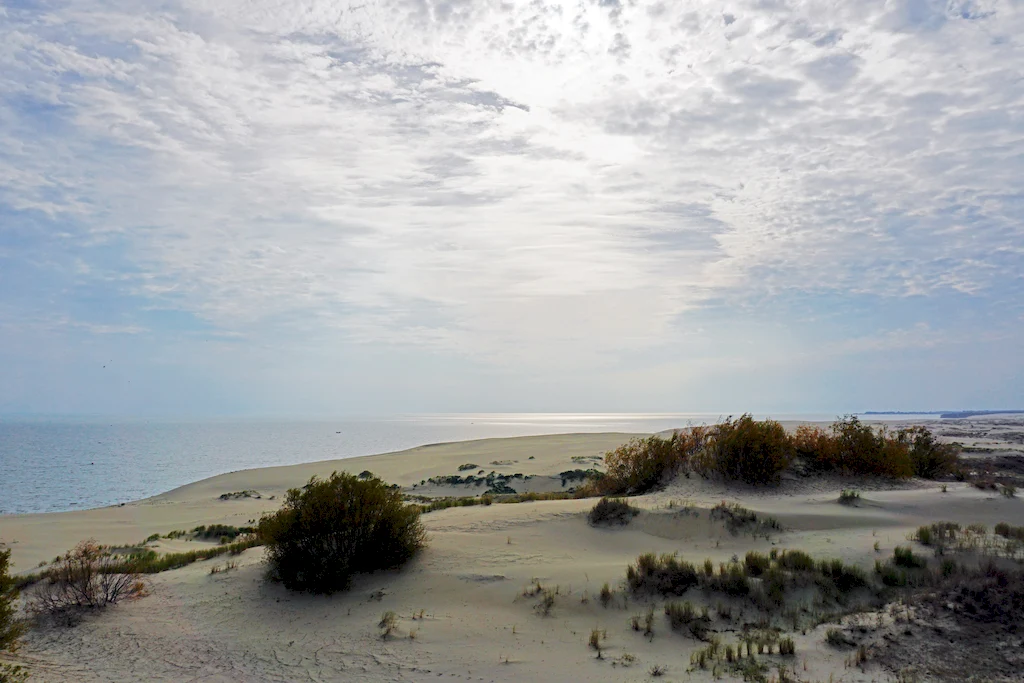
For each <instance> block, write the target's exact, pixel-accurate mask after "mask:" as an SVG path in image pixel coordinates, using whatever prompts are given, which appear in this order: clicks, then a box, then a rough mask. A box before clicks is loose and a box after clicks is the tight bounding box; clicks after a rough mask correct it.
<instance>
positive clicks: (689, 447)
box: [595, 427, 708, 495]
mask: <svg viewBox="0 0 1024 683" xmlns="http://www.w3.org/2000/svg"><path fill="white" fill-rule="evenodd" d="M707 432H708V429H707V428H706V427H693V428H692V429H690V430H686V431H681V432H676V433H674V434H673V435H672V436H671V437H669V438H668V439H665V438H662V437H660V436H658V435H653V436H649V437H647V438H643V439H640V438H637V439H632V440H630V441H629V443H626V444H623V445H622V446H619V447H618V448H616V449H615V450H614V451H611V452H609V453H607V454H606V455H605V469H606V472H605V476H604V477H602V478H601V479H600V480H598V481H596V482H595V486H596V489H597V492H598V493H603V494H609V495H637V494H641V493H647V492H648V491H651V490H653V489H655V488H657V487H658V486H661V485H662V484H664V483H665V482H666V481H668V480H669V479H671V478H672V477H673V476H675V475H676V474H677V473H679V472H681V471H685V470H686V469H687V468H688V467H689V462H690V458H691V457H692V456H693V454H694V453H695V452H697V450H699V449H700V448H702V447H703V445H704V442H705V440H706V435H707Z"/></svg>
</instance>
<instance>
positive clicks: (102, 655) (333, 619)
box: [0, 434, 1024, 682]
mask: <svg viewBox="0 0 1024 683" xmlns="http://www.w3.org/2000/svg"><path fill="white" fill-rule="evenodd" d="M627 438H628V435H622V434H601V435H566V436H558V437H550V436H548V437H531V438H521V439H499V440H488V441H478V442H468V443H460V444H447V445H440V446H431V447H423V448H418V449H413V450H411V451H406V452H403V453H398V454H391V455H383V456H372V457H367V458H357V459H352V460H347V461H343V462H324V463H313V464H309V465H301V466H295V467H284V468H268V469H263V470H252V471H248V472H237V473H232V474H227V475H223V476H220V477H214V478H212V479H208V480H205V481H202V482H198V483H196V484H192V485H189V486H185V487H182V488H180V489H177V490H175V491H171V492H169V493H167V494H163V495H161V496H157V497H155V498H152V499H149V500H145V501H140V502H138V503H133V504H130V505H125V506H124V507H116V508H105V509H101V510H93V511H85V512H73V513H65V514H51V515H24V516H12V517H5V518H2V521H0V524H2V531H0V537H2V538H3V540H4V541H5V542H7V543H10V544H11V547H12V548H14V557H15V560H16V562H17V563H18V564H17V569H18V570H24V569H26V568H30V567H31V566H33V565H34V563H35V562H37V561H39V560H40V559H44V558H49V557H52V556H53V555H55V554H56V553H57V552H59V551H61V550H64V549H66V548H67V547H69V546H70V545H72V544H73V543H74V542H75V541H77V540H79V539H81V538H84V537H88V536H93V537H96V538H97V539H99V540H100V541H101V542H108V543H122V542H128V541H138V540H140V539H142V538H144V537H146V536H147V535H148V534H149V533H165V532H167V531H170V530H172V529H175V528H191V526H194V525H196V524H200V523H210V522H218V521H221V522H228V523H236V524H237V523H239V522H245V521H246V520H248V519H252V518H255V517H256V516H257V515H259V514H260V513H261V512H263V511H264V510H268V509H272V508H274V507H276V505H277V504H278V502H279V497H280V496H281V494H282V493H283V492H284V490H285V489H286V488H288V487H289V486H295V485H299V484H301V483H303V482H304V481H306V480H307V479H308V478H309V476H311V475H313V474H327V473H329V472H331V471H332V470H334V469H342V468H344V469H347V470H349V471H356V472H358V471H361V470H363V469H368V470H371V471H373V472H374V473H376V474H379V475H381V476H382V477H384V478H385V479H388V480H391V481H395V482H398V483H400V484H401V485H403V486H410V487H411V486H412V484H414V483H418V482H419V481H420V480H423V479H426V478H428V477H430V476H433V475H438V474H453V473H455V472H457V468H458V466H459V465H461V464H464V463H466V462H473V463H476V464H479V465H480V466H481V468H483V469H487V470H488V471H489V470H491V469H495V470H499V468H501V469H500V470H499V471H504V472H506V473H511V472H519V471H521V472H527V473H535V474H538V475H556V474H557V473H558V472H560V471H562V470H564V469H570V468H574V467H577V466H581V467H582V466H583V465H580V464H579V458H583V457H586V456H591V455H595V454H600V453H603V452H604V451H605V450H608V449H609V448H613V447H614V446H617V445H618V444H619V443H622V442H623V441H625V440H626V439H627ZM531 456H533V459H532V460H531V459H530V457H531ZM574 456H576V457H577V461H573V457H574ZM497 461H509V462H508V464H504V465H491V464H490V463H492V462H497ZM844 486H849V482H844V481H842V480H839V479H834V480H833V479H821V478H816V479H814V480H806V479H804V480H798V479H793V478H789V479H787V480H786V481H784V482H783V484H782V485H781V486H780V487H778V488H773V489H770V490H767V491H766V490H756V489H749V490H748V489H741V488H737V487H729V486H724V485H721V484H717V483H713V482H708V481H704V480H701V479H699V478H697V477H693V478H690V479H687V478H680V479H679V480H677V481H676V482H675V483H673V484H672V485H670V486H669V487H668V488H667V489H665V490H663V491H660V492H658V493H655V494H651V495H647V496H641V497H638V498H636V499H634V503H635V504H636V505H637V506H638V507H640V508H641V509H642V510H643V512H642V513H641V514H640V515H639V516H638V517H637V518H635V519H634V520H633V522H632V523H631V524H629V525H628V526H625V527H622V528H614V529H608V528H594V527H591V526H590V525H588V523H587V521H586V518H585V515H586V511H587V510H589V508H590V507H592V506H593V504H594V501H593V500H564V501H548V502H535V503H521V504H513V505H505V504H502V505H497V504H496V505H492V506H477V507H469V508H453V509H448V510H443V511H438V512H433V513H430V514H427V515H424V517H423V521H424V524H425V526H426V528H427V530H428V533H429V536H430V539H429V546H428V547H427V549H426V550H425V551H424V552H423V553H422V554H421V555H420V556H418V557H417V558H416V559H415V560H414V561H413V562H412V563H411V564H410V565H409V566H407V567H406V568H405V569H403V570H402V571H399V572H384V573H379V574H375V575H372V576H364V577H361V578H359V579H357V581H356V582H355V584H354V586H353V588H352V590H351V591H350V592H348V593H345V594H339V595H334V596H331V597H322V596H308V595H301V594H295V593H290V592H288V591H286V590H284V589H283V588H282V587H280V586H278V585H274V584H269V583H267V582H265V581H264V580H263V578H262V571H263V569H262V550H261V549H260V548H253V549H251V550H248V551H246V552H245V553H244V554H243V555H241V556H240V557H239V558H236V559H237V561H238V568H237V569H236V570H233V571H229V572H225V573H218V574H211V573H210V567H211V566H213V565H218V566H223V565H224V560H208V561H205V562H198V563H196V564H193V565H190V566H188V567H186V568H183V569H180V570H175V571H171V572H165V573H163V574H158V575H154V576H153V577H152V578H151V591H150V592H151V595H149V596H148V597H146V598H143V599H141V600H138V601H136V602H132V603H126V604H122V605H118V606H117V607H115V608H112V609H109V610H107V611H106V612H104V613H102V614H98V615H95V616H92V617H89V618H88V619H86V620H85V621H84V622H83V623H82V624H81V625H79V626H77V627H75V628H70V629H59V628H46V629H40V630H37V631H34V632H33V633H32V634H31V635H30V636H29V637H28V639H27V640H26V643H25V646H24V648H23V650H22V653H21V654H20V655H19V661H21V662H23V663H25V664H27V665H28V666H29V667H31V669H32V671H33V673H34V678H33V680H39V681H139V680H156V681H210V682H212V681H298V680H312V681H426V680H465V681H575V680H591V681H643V680H649V679H650V677H649V671H650V669H651V667H653V666H660V667H664V669H665V672H666V674H665V676H664V678H661V679H660V680H672V681H679V680H693V681H702V680H712V673H711V672H710V671H700V670H697V671H693V672H688V671H687V670H688V669H689V668H690V661H689V657H690V653H691V652H693V651H694V650H696V649H697V648H698V647H700V646H701V643H699V642H698V641H696V640H694V639H692V638H689V637H684V636H683V635H681V634H679V633H674V632H671V631H670V630H669V628H668V625H667V623H665V621H664V617H662V616H661V615H660V613H659V614H658V615H657V621H656V627H655V634H654V637H653V638H652V639H647V638H645V637H643V635H642V634H640V633H637V632H634V631H633V630H632V629H631V628H630V626H629V619H630V617H631V616H633V615H635V614H641V613H643V612H644V611H645V610H646V609H647V603H645V602H642V601H636V600H634V599H632V598H627V597H626V596H625V595H624V593H623V592H622V591H617V592H616V594H615V596H614V598H613V600H612V601H611V603H610V604H608V605H607V606H603V605H602V604H601V602H600V600H598V593H599V591H600V589H601V586H602V585H603V584H604V583H606V582H607V583H609V584H610V586H611V587H612V588H616V587H618V586H619V584H620V582H621V581H622V580H623V578H624V573H625V568H626V566H627V565H628V564H629V563H630V562H632V561H634V560H635V559H636V557H637V555H639V554H640V553H643V552H650V551H653V552H658V553H662V552H666V553H667V552H678V553H680V554H682V555H683V556H684V557H686V558H688V559H691V560H695V561H703V559H704V558H711V559H712V560H713V561H714V562H716V563H717V562H720V561H722V562H724V561H728V560H729V559H730V558H732V557H733V556H734V555H738V556H742V555H743V554H744V553H745V552H746V551H748V550H751V549H755V550H764V551H767V550H769V549H771V548H801V549H803V550H805V551H807V552H809V553H811V554H813V555H816V556H821V557H839V558H842V559H844V560H845V561H848V562H855V563H857V564H859V565H861V566H863V567H865V568H866V569H868V568H870V567H871V566H872V565H873V563H874V560H875V559H876V558H877V557H882V556H887V555H890V554H891V552H892V549H893V547H894V546H895V545H896V544H905V543H907V540H906V537H907V535H908V533H909V532H910V531H911V530H912V529H914V528H916V527H917V526H918V525H920V524H923V523H926V522H931V521H935V520H940V519H953V520H956V521H959V522H961V523H974V522H977V523H984V524H986V525H992V524H994V523H996V522H999V521H1011V522H1016V523H1018V524H1020V523H1022V522H1024V503H1022V501H1021V500H1020V499H1008V498H1004V497H1002V496H999V495H997V494H995V493H993V492H982V491H979V490H977V489H974V488H972V487H970V486H968V485H966V484H951V485H949V486H948V491H947V492H945V493H943V492H942V491H941V490H940V488H939V486H938V485H936V484H934V483H925V482H910V483H907V484H904V485H901V486H899V487H894V486H892V485H886V486H880V485H879V486H877V487H874V486H873V485H872V482H866V481H864V482H858V487H859V488H860V490H861V492H862V494H861V495H862V499H861V502H860V503H859V505H857V506H845V505H840V504H839V503H838V502H837V497H838V493H839V491H840V489H841V488H843V487H844ZM245 489H252V490H256V491H259V492H260V495H261V498H260V499H253V498H243V499H240V500H228V501H222V500H219V496H220V494H222V493H225V492H230V491H239V490H245ZM270 496H275V499H274V500H270V499H269V498H270ZM722 500H729V501H734V502H738V503H740V504H742V505H744V506H745V507H747V508H749V509H751V510H754V511H756V512H758V513H760V514H762V515H764V516H772V517H774V518H776V519H777V520H778V521H779V522H780V524H781V526H782V530H781V531H773V532H771V533H769V534H768V537H767V538H765V537H764V536H763V535H758V536H754V535H751V534H749V533H744V532H740V533H738V534H733V533H730V531H729V530H728V529H727V528H726V527H725V525H724V523H723V522H721V521H716V520H712V519H711V518H710V515H709V514H708V511H709V509H710V508H711V507H712V506H714V505H715V504H717V503H719V502H720V501H722ZM165 543H166V542H165ZM177 543H181V542H180V541H179V542H177ZM875 543H878V544H879V547H880V552H876V550H875V548H874V545H875ZM192 545H195V543H194V542H193V543H192ZM537 582H540V583H541V584H542V585H544V586H546V587H552V588H554V587H556V586H557V590H558V596H557V598H556V600H555V604H554V606H553V608H552V609H551V612H550V615H548V616H544V615H543V614H542V613H541V612H540V611H539V610H538V609H537V603H538V598H537V597H536V596H528V595H524V591H525V592H528V591H527V589H529V588H530V586H532V585H534V584H536V583H537ZM658 609H660V605H659V606H658ZM389 610H390V611H394V612H395V613H396V614H397V615H398V631H397V634H396V636H395V637H393V638H391V639H388V640H382V639H381V638H380V635H379V631H378V628H377V622H378V621H379V620H380V618H381V615H382V613H383V612H385V611H389ZM825 628H826V626H825V625H823V626H820V627H818V628H815V629H810V630H807V631H806V633H796V634H795V641H796V646H797V655H796V657H795V658H788V659H785V660H784V659H782V658H780V657H779V656H777V655H773V656H771V657H765V658H764V660H765V661H766V662H771V663H773V664H779V663H784V664H786V665H787V666H790V667H791V668H793V669H795V670H796V672H797V674H798V675H799V677H800V680H809V681H818V680H821V681H827V680H829V679H830V675H831V676H832V680H834V681H875V680H890V675H891V671H889V670H888V669H886V668H884V666H883V664H882V663H874V664H872V663H869V664H868V665H867V666H866V667H865V670H864V671H861V670H860V669H857V668H848V667H847V665H846V661H847V659H848V657H849V656H850V653H849V652H848V651H844V650H839V649H836V648H833V647H831V646H828V645H826V644H825V642H824V640H823V638H824V630H825ZM593 629H601V630H605V631H607V639H606V641H605V643H606V650H605V652H604V653H603V655H604V658H603V659H602V660H598V659H597V658H596V657H595V652H594V651H593V650H591V649H589V648H588V647H587V639H588V636H589V635H590V633H591V631H592V630H593ZM773 668H774V667H773ZM726 680H739V679H738V678H736V677H731V678H730V677H727V678H726ZM922 680H923V679H922ZM985 680H1020V678H1016V679H1014V678H1012V677H1010V678H1006V677H1000V675H999V674H998V673H997V674H994V675H993V676H991V677H989V678H987V679H985Z"/></svg>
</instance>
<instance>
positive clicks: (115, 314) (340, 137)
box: [0, 0, 1024, 415]
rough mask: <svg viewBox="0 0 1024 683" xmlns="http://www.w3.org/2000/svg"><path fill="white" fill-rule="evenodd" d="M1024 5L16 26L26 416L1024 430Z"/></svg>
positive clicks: (50, 13)
mask: <svg viewBox="0 0 1024 683" xmlns="http://www.w3.org/2000/svg"><path fill="white" fill-rule="evenodd" d="M1022 37H1024V2H1022V1H1021V0H949V1H948V2H947V1H946V0H934V1H933V0H890V1H887V2H881V1H878V0H828V1H810V2H796V1H792V0H738V1H730V2H725V3H722V2H701V1H693V0H686V1H672V2H668V1H665V2H642V1H641V0H575V1H568V2H554V1H553V0H532V1H529V2H525V1H524V2H517V1H509V0H506V1H504V2H497V1H491V0H449V1H443V0H396V1H394V2H374V1H373V0H359V1H358V2H345V1H343V0H205V1H204V0H164V1H162V2H138V1H133V0H6V1H5V2H3V4H0V385H2V386H0V413H2V412H6V413H33V412H42V413H83V412H89V413H144V414H149V413H162V414H282V415H284V414H289V415H292V414H297V415H301V414H310V415H311V414H345V413H376V414H380V413H396V412H424V411H426V412H454V411H471V412H483V411H515V410H519V411H545V410H555V411H712V412H713V411H732V412H737V411H743V410H753V411H776V412H799V411H825V412H829V411H832V412H842V411H847V410H862V409H871V408H875V409H942V408H947V407H1020V408H1024V227H1022V225H1024V38H1022Z"/></svg>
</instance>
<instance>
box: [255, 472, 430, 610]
mask: <svg viewBox="0 0 1024 683" xmlns="http://www.w3.org/2000/svg"><path fill="white" fill-rule="evenodd" d="M419 514H420V513H419V511H418V510H417V509H415V508H413V507H411V506H408V505H406V504H405V502H404V501H403V500H402V494H401V493H400V492H399V491H398V490H397V489H393V488H391V487H390V486H388V485H387V484H385V483H384V482H383V481H381V480H380V479H377V478H370V479H359V478H358V477H355V476H353V475H351V474H347V473H343V474H338V473H337V472H335V473H334V474H332V475H331V476H330V478H328V479H326V480H323V479H318V478H317V477H313V478H312V479H310V481H309V483H308V484H307V485H306V486H305V487H303V488H302V489H291V490H289V491H288V494H287V497H286V498H285V503H284V506H283V507H282V508H281V509H280V510H279V511H277V512H275V513H272V514H268V515H265V516H264V517H263V518H262V519H261V520H260V523H259V527H258V535H259V538H260V540H262V541H263V543H264V544H265V545H266V547H267V561H268V563H269V566H270V572H269V573H270V576H271V578H273V579H276V580H279V581H281V582H282V583H283V584H284V585H285V586H286V587H288V588H290V589H293V590H305V591H309V592H313V593H332V592H335V591H339V590H345V589H347V588H348V587H349V584H350V582H351V580H352V577H353V576H354V575H355V574H359V573H364V572H373V571H376V570H378V569H386V568H393V567H397V566H400V565H402V564H404V563H405V562H407V561H408V560H409V559H411V558H412V556H413V555H415V554H416V552H418V551H419V550H420V548H422V547H423V545H424V542H425V532H424V530H423V525H422V524H421V522H420V520H419Z"/></svg>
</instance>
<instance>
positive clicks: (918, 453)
mask: <svg viewBox="0 0 1024 683" xmlns="http://www.w3.org/2000/svg"><path fill="white" fill-rule="evenodd" d="M897 435H898V438H899V440H900V441H902V442H904V443H906V444H907V445H908V453H907V454H908V456H909V457H910V464H911V467H913V470H914V474H915V475H916V476H918V477H921V478H923V479H938V478H939V477H944V476H948V475H950V474H953V473H955V472H956V471H957V470H958V469H959V467H960V449H959V448H958V447H957V446H955V445H953V444H942V443H939V442H938V441H936V440H935V437H934V436H933V435H932V433H931V431H929V430H928V429H927V428H926V427H909V428H907V429H902V430H900V431H899V432H897Z"/></svg>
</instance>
